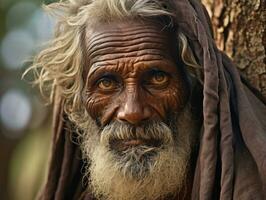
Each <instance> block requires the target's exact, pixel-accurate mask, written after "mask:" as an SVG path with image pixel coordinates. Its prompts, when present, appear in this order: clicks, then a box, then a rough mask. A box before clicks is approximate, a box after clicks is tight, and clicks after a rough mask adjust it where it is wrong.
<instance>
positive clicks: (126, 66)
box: [83, 21, 189, 126]
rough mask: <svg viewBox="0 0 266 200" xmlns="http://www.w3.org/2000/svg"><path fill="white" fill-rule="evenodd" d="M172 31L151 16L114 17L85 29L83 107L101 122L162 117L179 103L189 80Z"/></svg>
mask: <svg viewBox="0 0 266 200" xmlns="http://www.w3.org/2000/svg"><path fill="white" fill-rule="evenodd" d="M174 34H175V33H174V32H173V31H171V32H170V31H168V30H167V28H165V27H162V26H161V25H160V24H154V23H152V22H140V21H138V22H135V21H130V22H127V23H123V22H118V23H114V22H112V23H111V24H105V25H101V26H100V27H96V28H94V29H90V30H87V31H86V36H85V41H86V53H85V54H86V55H87V56H86V61H85V64H86V67H85V70H84V74H86V75H87V76H86V81H85V82H86V84H85V92H84V95H83V99H84V103H85V107H86V109H87V111H88V113H89V114H90V115H91V117H92V118H93V119H95V120H97V122H98V124H99V125H100V126H104V125H106V124H108V123H110V122H113V121H115V120H119V121H123V122H126V123H129V124H131V125H134V126H137V125H140V124H143V123H145V122H147V121H152V120H155V121H163V122H167V118H168V117H169V116H168V114H169V113H170V112H174V113H178V112H181V111H182V108H183V107H184V106H185V104H186V102H187V99H188V94H189V84H188V82H187V80H186V79H185V78H184V77H185V76H184V72H183V69H182V66H181V64H178V62H177V55H178V54H177V44H176V43H173V41H175V39H174V38H176V37H175V36H174Z"/></svg>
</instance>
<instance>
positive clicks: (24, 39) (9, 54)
mask: <svg viewBox="0 0 266 200" xmlns="http://www.w3.org/2000/svg"><path fill="white" fill-rule="evenodd" d="M34 46H35V45H34V40H33V38H32V36H31V35H30V34H29V33H28V32H27V31H25V30H14V31H11V32H9V33H8V34H7V35H6V36H5V38H4V39H3V42H2V45H1V55H2V58H3V61H4V63H5V66H6V67H7V68H10V69H17V68H20V67H21V66H22V65H23V63H24V62H25V61H26V59H27V58H29V57H30V55H31V54H32V51H33V49H34Z"/></svg>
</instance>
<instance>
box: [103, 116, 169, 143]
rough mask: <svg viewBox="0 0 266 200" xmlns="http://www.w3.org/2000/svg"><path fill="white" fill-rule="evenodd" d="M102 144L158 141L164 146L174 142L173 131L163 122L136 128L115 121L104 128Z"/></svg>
mask: <svg viewBox="0 0 266 200" xmlns="http://www.w3.org/2000/svg"><path fill="white" fill-rule="evenodd" d="M100 134H101V136H100V142H101V143H102V144H104V145H106V146H108V145H109V144H110V141H116V140H130V139H141V140H156V141H160V143H161V144H162V145H167V144H169V143H171V142H173V136H172V131H171V129H170V128H169V127H168V126H167V125H166V124H165V123H163V122H150V123H149V124H145V125H142V126H138V127H134V126H131V125H129V124H126V123H123V122H119V121H115V122H113V123H111V124H109V125H107V126H105V127H104V128H103V130H102V131H101V133H100Z"/></svg>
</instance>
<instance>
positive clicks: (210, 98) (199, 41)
mask: <svg viewBox="0 0 266 200" xmlns="http://www.w3.org/2000/svg"><path fill="white" fill-rule="evenodd" d="M174 3H175V5H176V8H175V9H176V16H177V17H176V22H175V23H177V27H178V29H179V30H181V31H182V32H183V33H184V34H185V35H186V36H187V38H188V42H189V45H190V47H191V49H192V51H193V53H194V54H195V57H196V59H197V61H198V62H199V64H200V65H201V66H202V67H203V76H204V81H203V105H202V106H203V124H202V126H203V127H202V131H203V132H202V137H201V139H200V149H199V152H198V157H197V161H196V169H195V174H194V179H193V189H192V194H191V195H192V196H191V199H193V200H198V199H199V200H215V199H221V200H231V199H234V200H240V199H241V200H250V199H256V200H260V199H266V106H265V105H266V103H265V100H264V99H263V98H262V97H261V96H260V95H259V94H258V93H257V92H256V91H255V90H254V89H253V88H252V87H250V86H249V85H248V83H247V82H246V81H244V80H243V78H241V76H240V75H239V73H238V71H237V69H236V67H235V66H234V64H233V63H232V61H231V60H230V59H229V58H228V57H227V56H226V55H225V54H224V53H223V52H221V51H219V50H218V49H217V47H216V45H215V41H214V40H213V37H212V30H211V25H210V19H209V16H208V15H207V12H206V9H205V8H204V7H203V5H202V4H201V3H200V2H199V1H198V0H174ZM63 103H64V100H63V99H62V98H61V97H60V96H56V97H55V101H54V124H53V134H54V135H53V144H52V152H51V160H50V163H49V169H48V176H47V180H46V183H45V185H44V187H43V190H42V191H41V192H40V195H39V199H42V200H49V199H58V200H60V199H85V200H90V199H93V197H92V195H90V193H89V191H86V186H85V185H84V184H83V179H82V172H81V171H82V165H83V164H82V159H81V153H80V149H79V146H78V145H77V144H75V143H73V142H72V141H71V134H70V132H71V131H70V130H71V129H70V128H68V127H69V126H70V122H69V121H68V120H65V119H64V113H63V109H62V105H63Z"/></svg>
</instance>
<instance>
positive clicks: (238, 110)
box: [30, 0, 266, 200]
mask: <svg viewBox="0 0 266 200" xmlns="http://www.w3.org/2000/svg"><path fill="white" fill-rule="evenodd" d="M48 8H49V9H52V10H53V11H54V14H56V15H57V16H58V23H57V26H56V33H55V37H54V39H53V40H52V41H51V43H50V45H48V46H47V47H46V49H44V50H43V51H42V52H40V54H39V55H37V56H36V59H35V60H34V62H33V65H32V66H31V68H30V70H32V71H33V72H36V75H37V76H36V84H39V87H40V89H41V92H42V93H44V94H48V96H49V97H50V98H51V101H52V102H53V103H54V105H55V109H54V138H53V146H52V157H51V162H50V167H49V172H48V177H47V181H46V185H45V186H44V188H43V190H42V192H41V193H40V199H86V200H89V199H110V200H111V199H114V200H133V199H138V200H139V199H140V200H141V199H142V200H146V199H149V200H153V199H200V200H207V199H226V200H227V199H264V198H265V192H266V164H265V163H266V161H265V155H266V147H265V144H266V143H265V142H266V133H265V130H266V129H265V127H266V124H265V121H266V120H265V119H266V109H265V102H264V103H263V99H259V98H258V97H256V96H255V95H254V94H253V92H251V90H250V89H249V88H250V87H249V86H247V85H246V84H244V83H242V81H241V79H240V77H239V75H238V73H237V71H236V69H235V68H234V67H233V65H232V63H231V61H230V60H229V59H228V58H227V57H226V56H225V55H224V54H223V53H221V52H220V51H219V50H218V49H217V48H216V46H215V44H214V41H213V39H212V33H211V30H210V27H209V26H210V25H209V18H208V17H207V15H206V12H205V10H204V8H203V7H202V5H201V4H200V3H199V2H198V1H196V0H164V1H162V0H69V1H63V2H60V3H54V4H51V5H49V7H48Z"/></svg>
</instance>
